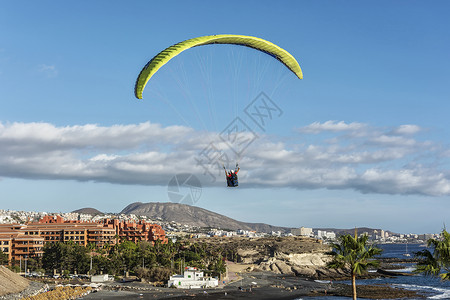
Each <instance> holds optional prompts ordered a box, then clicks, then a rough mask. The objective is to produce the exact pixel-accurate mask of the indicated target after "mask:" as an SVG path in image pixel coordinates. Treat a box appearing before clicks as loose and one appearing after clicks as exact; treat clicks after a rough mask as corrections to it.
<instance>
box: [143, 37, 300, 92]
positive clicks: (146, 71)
mask: <svg viewBox="0 0 450 300" xmlns="http://www.w3.org/2000/svg"><path fill="white" fill-rule="evenodd" d="M209 44H234V45H241V46H246V47H250V48H253V49H256V50H259V51H262V52H265V53H267V54H269V55H271V56H273V57H275V58H276V59H278V60H279V61H280V62H282V63H283V64H284V65H285V66H286V67H287V68H288V69H289V70H291V71H292V72H293V73H294V74H295V75H296V76H297V77H298V78H299V79H302V78H303V74H302V70H301V68H300V65H299V64H298V62H297V61H296V60H295V58H294V57H293V56H292V55H291V54H290V53H289V52H287V51H286V50H284V49H282V48H280V47H278V46H277V45H275V44H273V43H271V42H269V41H266V40H264V39H261V38H257V37H253V36H245V35H235V34H219V35H208V36H202V37H197V38H193V39H189V40H185V41H183V42H180V43H178V44H175V45H173V46H170V47H169V48H167V49H165V50H163V51H161V52H160V53H158V54H157V55H156V56H155V57H153V58H152V59H151V60H150V61H149V62H148V63H147V64H146V65H145V66H144V68H143V69H142V71H141V73H140V74H139V76H138V78H137V80H136V84H135V87H134V94H135V96H136V98H138V99H142V92H143V91H144V88H145V85H146V84H147V82H148V81H149V80H150V78H151V77H152V76H153V75H154V74H155V73H156V72H157V71H158V70H159V69H160V68H161V67H162V66H163V65H165V64H166V63H167V62H168V61H169V60H171V59H172V58H174V57H175V56H177V55H178V54H180V53H181V52H183V51H184V50H187V49H190V48H192V47H197V46H202V45H209Z"/></svg>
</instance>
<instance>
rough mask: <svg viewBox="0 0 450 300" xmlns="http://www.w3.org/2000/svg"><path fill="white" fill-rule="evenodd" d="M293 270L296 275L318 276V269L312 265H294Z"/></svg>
mask: <svg viewBox="0 0 450 300" xmlns="http://www.w3.org/2000/svg"><path fill="white" fill-rule="evenodd" d="M292 271H293V272H294V274H295V275H296V276H302V277H309V278H316V277H317V272H316V269H314V268H310V267H307V266H306V267H300V266H292Z"/></svg>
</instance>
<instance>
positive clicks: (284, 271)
mask: <svg viewBox="0 0 450 300" xmlns="http://www.w3.org/2000/svg"><path fill="white" fill-rule="evenodd" d="M275 265H276V266H277V267H278V269H279V270H280V272H281V274H286V275H293V274H294V272H293V271H292V269H291V267H290V266H288V265H287V264H286V263H285V262H284V261H282V260H278V261H277V262H275Z"/></svg>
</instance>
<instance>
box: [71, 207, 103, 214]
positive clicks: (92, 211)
mask: <svg viewBox="0 0 450 300" xmlns="http://www.w3.org/2000/svg"><path fill="white" fill-rule="evenodd" d="M73 213H79V214H87V215H102V214H103V213H102V212H101V211H99V210H98V209H95V208H92V207H85V208H80V209H77V210H74V211H73Z"/></svg>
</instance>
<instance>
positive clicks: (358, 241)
mask: <svg viewBox="0 0 450 300" xmlns="http://www.w3.org/2000/svg"><path fill="white" fill-rule="evenodd" d="M367 240H368V236H367V235H362V236H360V237H359V238H356V237H353V236H351V235H350V234H346V235H341V236H339V237H338V243H333V244H331V247H332V248H333V252H331V255H333V260H332V261H331V262H330V263H328V267H330V268H333V269H342V268H347V269H350V272H351V275H352V288H353V299H354V300H356V275H361V274H362V273H365V272H366V271H367V269H368V267H377V266H378V265H379V262H378V261H376V260H374V259H373V258H374V257H375V256H376V255H380V254H381V252H382V251H383V250H381V249H379V248H376V247H372V246H368V245H367Z"/></svg>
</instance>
